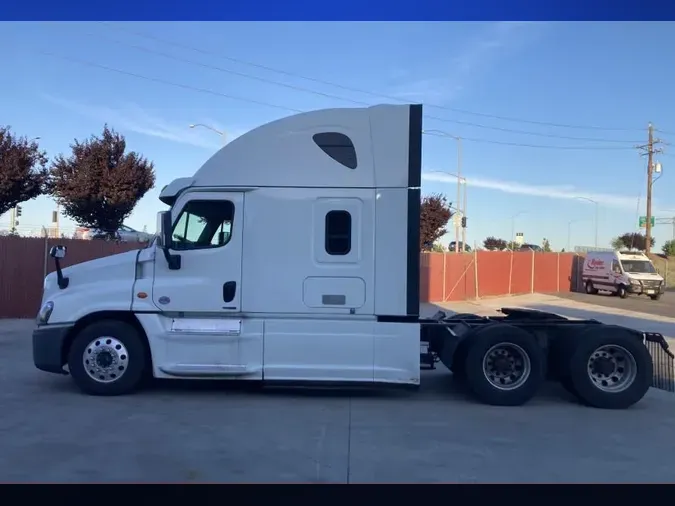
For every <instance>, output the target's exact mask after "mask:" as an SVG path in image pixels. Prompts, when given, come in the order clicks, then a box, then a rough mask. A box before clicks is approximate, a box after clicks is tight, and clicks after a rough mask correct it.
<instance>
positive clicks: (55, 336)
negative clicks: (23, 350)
mask: <svg viewBox="0 0 675 506" xmlns="http://www.w3.org/2000/svg"><path fill="white" fill-rule="evenodd" d="M71 329H72V326H68V325H60V326H50V325H45V326H43V327H38V328H37V329H35V330H34V331H33V363H34V364H35V367H37V368H38V369H40V370H41V371H45V372H52V373H56V374H68V373H67V372H66V371H64V370H63V365H64V360H63V359H64V357H63V344H64V342H65V340H66V337H67V336H68V333H69V332H70V330H71Z"/></svg>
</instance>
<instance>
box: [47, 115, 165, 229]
mask: <svg viewBox="0 0 675 506" xmlns="http://www.w3.org/2000/svg"><path fill="white" fill-rule="evenodd" d="M126 148H127V144H126V140H125V139H124V137H123V136H122V135H120V134H118V133H117V132H115V131H114V130H112V129H109V128H108V126H107V125H105V126H104V127H103V133H102V135H101V136H100V137H96V136H92V137H91V138H89V139H87V140H85V141H82V142H80V141H78V140H75V142H74V144H72V145H71V151H72V153H71V155H70V156H69V157H67V158H66V157H64V156H63V155H59V156H57V157H56V159H55V160H54V163H53V165H52V172H51V174H50V179H49V193H50V194H51V195H52V196H53V197H54V198H55V199H56V201H57V202H58V203H59V204H61V208H62V209H63V212H64V214H65V215H66V216H69V217H70V218H72V219H73V220H74V221H75V222H76V223H77V224H78V225H83V226H86V227H91V228H96V229H98V230H102V231H104V232H106V233H107V234H108V235H109V236H110V237H114V235H115V233H116V232H117V230H118V229H119V227H120V226H121V225H122V223H123V222H124V220H125V219H126V218H127V217H128V216H129V214H131V211H133V209H134V207H135V206H136V204H137V203H138V201H139V200H140V199H141V198H143V196H144V195H145V194H146V193H147V192H148V191H149V190H151V189H152V188H153V187H154V185H155V171H154V166H153V164H152V162H149V161H148V160H147V159H145V158H144V157H142V156H141V155H139V154H138V153H136V152H134V151H131V152H126Z"/></svg>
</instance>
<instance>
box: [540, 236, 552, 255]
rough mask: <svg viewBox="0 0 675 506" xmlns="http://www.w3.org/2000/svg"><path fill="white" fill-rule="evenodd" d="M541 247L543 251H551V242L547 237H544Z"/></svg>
mask: <svg viewBox="0 0 675 506" xmlns="http://www.w3.org/2000/svg"><path fill="white" fill-rule="evenodd" d="M541 249H543V250H544V252H545V253H550V252H551V251H553V250H552V249H551V242H550V241H549V240H548V239H546V238H544V241H543V242H542V245H541Z"/></svg>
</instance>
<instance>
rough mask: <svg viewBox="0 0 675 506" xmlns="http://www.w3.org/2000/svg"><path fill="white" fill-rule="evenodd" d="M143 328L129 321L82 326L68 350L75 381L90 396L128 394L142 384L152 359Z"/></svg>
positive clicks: (110, 321)
mask: <svg viewBox="0 0 675 506" xmlns="http://www.w3.org/2000/svg"><path fill="white" fill-rule="evenodd" d="M146 357H147V353H146V348H145V344H144V341H143V339H142V337H141V334H140V333H139V331H138V330H137V329H136V328H135V327H134V326H133V325H130V324H128V323H125V322H121V321H117V320H103V321H99V322H96V323H92V324H91V325H89V326H87V327H85V328H84V329H82V330H81V331H80V332H79V333H78V335H77V336H76V337H75V339H74V341H73V344H72V346H71V347H70V351H69V353H68V368H69V369H70V375H71V376H72V377H73V380H74V381H75V384H76V385H77V386H78V387H79V388H80V390H82V391H83V392H84V393H86V394H89V395H105V396H108V395H124V394H128V393H131V392H133V391H134V390H136V389H137V388H138V387H139V386H140V385H141V383H142V381H143V379H144V377H145V373H146V370H147V369H148V363H147V362H148V360H147V358H146Z"/></svg>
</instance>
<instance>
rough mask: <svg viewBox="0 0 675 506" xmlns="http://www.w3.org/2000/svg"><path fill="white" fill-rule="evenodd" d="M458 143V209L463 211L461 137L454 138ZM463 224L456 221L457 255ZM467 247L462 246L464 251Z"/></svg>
mask: <svg viewBox="0 0 675 506" xmlns="http://www.w3.org/2000/svg"><path fill="white" fill-rule="evenodd" d="M454 139H455V140H456V141H457V204H456V207H457V209H460V210H461V209H462V139H461V137H454ZM460 214H462V213H461V212H460ZM460 226H461V222H457V221H455V253H459V228H460ZM464 249H465V246H464V245H463V244H462V251H464Z"/></svg>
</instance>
